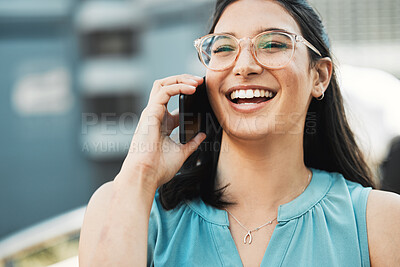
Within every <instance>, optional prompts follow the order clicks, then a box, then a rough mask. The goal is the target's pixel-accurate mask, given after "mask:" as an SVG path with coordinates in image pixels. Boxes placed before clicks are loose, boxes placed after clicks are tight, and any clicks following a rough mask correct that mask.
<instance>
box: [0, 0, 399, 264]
mask: <svg viewBox="0 0 400 267" xmlns="http://www.w3.org/2000/svg"><path fill="white" fill-rule="evenodd" d="M311 3H312V5H313V6H314V7H315V8H316V9H317V10H318V12H319V13H320V14H321V16H322V18H323V21H324V23H325V25H326V27H327V30H328V33H329V35H330V38H331V42H332V48H333V52H334V54H335V56H336V60H337V65H338V68H339V78H340V81H341V85H342V90H343V95H344V98H345V105H346V111H347V115H348V117H349V120H350V122H351V125H352V126H353V128H354V131H355V132H356V135H357V141H358V142H359V144H360V146H361V147H362V148H363V150H364V151H365V153H366V155H367V158H368V161H369V163H370V164H371V166H372V167H373V169H374V171H375V173H376V178H377V179H379V180H380V181H381V183H382V185H383V187H384V189H386V190H391V191H396V190H398V188H399V185H400V181H397V180H396V177H398V178H399V180H400V175H399V170H398V169H397V171H396V170H395V169H396V168H398V166H400V164H399V163H400V156H399V150H400V141H399V139H398V138H396V136H399V135H400V108H399V105H398V101H399V100H398V99H400V81H399V78H400V64H399V63H400V1H399V0H381V1H374V0H313V1H311ZM214 4H215V1H211V0H185V1H178V0H146V1H145V0H108V1H107V0H101V1H100V0H92V1H89V0H86V1H85V0H12V1H10V0H0V118H1V131H0V137H1V138H0V145H1V146H0V147H1V150H0V266H7V267H10V266H30V267H31V266H48V265H51V266H77V265H78V261H77V257H76V255H77V249H78V240H79V230H80V226H81V224H82V220H83V215H84V211H85V207H86V204H87V203H88V201H89V198H90V196H91V195H92V194H93V192H94V191H95V190H96V189H97V188H98V187H99V186H100V185H102V184H103V183H105V182H107V181H110V180H112V179H113V178H114V177H115V175H116V174H117V173H118V171H119V169H120V167H121V163H122V161H123V159H124V156H125V154H126V152H127V149H128V147H129V143H130V139H131V137H132V134H133V132H134V130H135V127H136V124H137V122H138V118H139V116H140V113H141V110H142V109H143V108H144V107H145V105H146V103H147V99H148V95H149V92H150V90H151V87H152V84H153V81H154V80H155V79H159V78H163V77H166V76H170V75H176V74H180V73H192V74H196V75H203V74H204V73H205V70H204V68H203V66H202V65H201V64H200V63H199V62H198V59H197V55H196V51H195V49H194V47H193V40H194V39H196V38H198V37H200V36H202V35H204V34H206V33H208V26H209V17H210V15H211V14H212V10H213V7H214ZM177 106H178V105H177V98H173V99H172V101H171V103H170V105H169V109H171V110H172V109H175V108H176V107H177ZM396 163H397V164H396ZM397 192H398V191H397Z"/></svg>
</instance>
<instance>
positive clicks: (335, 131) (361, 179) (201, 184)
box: [159, 0, 376, 209]
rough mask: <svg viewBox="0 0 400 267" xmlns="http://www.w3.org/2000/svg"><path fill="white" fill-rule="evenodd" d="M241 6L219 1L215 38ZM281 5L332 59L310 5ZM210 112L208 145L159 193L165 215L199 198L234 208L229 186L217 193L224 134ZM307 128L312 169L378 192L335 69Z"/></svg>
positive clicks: (302, 1)
mask: <svg viewBox="0 0 400 267" xmlns="http://www.w3.org/2000/svg"><path fill="white" fill-rule="evenodd" d="M236 1H237V0H233V1H232V0H218V1H217V3H216V6H215V11H214V15H213V17H212V25H211V29H210V33H212V32H214V28H215V26H216V24H217V22H218V21H219V19H220V17H221V15H222V13H223V11H224V10H225V8H226V7H227V6H228V5H230V4H231V3H233V2H236ZM276 1H277V3H279V4H280V5H282V6H283V7H284V8H285V9H286V10H287V11H288V12H289V13H290V14H291V15H292V17H293V18H294V19H295V20H296V22H297V23H298V24H299V26H300V29H301V34H302V35H303V36H304V38H305V39H307V40H308V41H309V42H310V43H311V44H313V45H314V46H315V47H316V48H317V49H318V50H319V51H320V52H321V54H322V57H329V58H332V54H331V51H330V44H329V39H328V36H327V34H326V31H325V29H324V26H323V24H322V21H321V19H320V17H319V16H318V15H317V13H316V12H315V11H314V9H313V8H312V7H311V6H310V5H309V3H308V2H307V1H306V0H276ZM309 57H310V67H313V66H314V64H315V63H316V62H317V61H318V60H319V58H320V57H319V56H318V55H316V54H315V53H309ZM208 112H209V114H210V115H211V117H210V118H211V119H210V120H209V122H208V124H209V125H208V127H207V129H208V130H207V138H206V140H205V141H204V142H203V143H202V144H201V145H200V147H199V148H198V149H197V151H196V152H195V153H193V154H192V155H191V156H190V157H189V158H188V159H187V160H186V162H185V163H184V164H183V166H182V168H181V169H180V171H179V172H178V173H177V174H176V175H175V177H174V178H173V179H172V180H171V181H170V182H168V183H166V184H165V185H163V186H161V187H160V189H159V192H160V200H161V203H162V205H163V207H164V208H165V209H172V208H174V207H176V206H177V205H178V204H179V203H180V202H181V201H183V200H185V199H187V200H190V199H193V198H196V197H201V198H202V199H203V201H204V202H205V203H207V204H209V205H211V206H214V207H216V208H224V207H226V206H227V205H229V204H231V203H229V202H226V201H224V200H223V191H224V189H225V188H226V186H225V187H223V188H220V189H215V174H216V167H217V163H218V157H219V152H220V148H221V137H222V131H221V126H220V125H219V123H218V121H217V119H216V117H215V114H214V113H213V111H212V109H211V107H208ZM304 127H305V128H304V136H303V141H304V146H303V151H304V163H305V165H306V166H307V167H311V168H316V169H321V170H326V171H329V172H338V173H341V174H343V176H344V177H345V178H346V179H347V180H350V181H354V182H357V183H359V184H361V185H363V186H370V187H373V188H376V185H375V184H374V180H373V173H372V171H371V169H370V168H369V166H368V165H367V163H366V160H365V158H364V155H363V153H362V151H361V150H360V148H359V147H358V145H357V143H356V141H355V138H354V134H353V132H352V130H351V129H350V126H349V124H348V122H347V118H346V114H345V111H344V107H343V99H342V95H341V92H340V88H339V85H338V81H337V77H336V73H335V66H333V71H332V78H331V81H330V84H329V86H328V89H327V90H326V92H325V97H324V99H323V100H322V101H318V100H316V99H313V100H312V101H311V103H310V106H309V108H308V112H307V117H306V121H305V126H304ZM227 186H228V185H227Z"/></svg>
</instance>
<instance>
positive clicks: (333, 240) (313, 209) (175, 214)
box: [147, 169, 371, 267]
mask: <svg viewBox="0 0 400 267" xmlns="http://www.w3.org/2000/svg"><path fill="white" fill-rule="evenodd" d="M311 170H312V172H313V176H312V179H311V182H310V184H309V186H308V187H307V188H306V190H305V191H304V192H303V193H302V194H301V195H300V196H298V197H297V198H296V199H294V200H292V201H291V202H289V203H286V204H284V205H281V206H279V209H278V218H277V222H278V224H277V225H276V227H275V229H274V232H273V234H272V237H271V239H270V241H269V244H268V247H267V250H266V252H265V254H264V257H263V260H262V263H261V266H265V267H267V266H324V267H328V266H341V267H342V266H351V267H354V266H370V262H369V252H368V240H367V227H366V205H367V198H368V194H369V192H370V190H371V188H370V187H368V188H364V187H362V186H361V185H360V184H358V183H354V182H350V181H348V180H346V179H345V178H344V177H343V176H342V175H341V174H339V173H330V172H326V171H322V170H318V169H311ZM228 227H229V220H228V215H227V212H226V211H225V210H219V209H216V208H214V207H211V206H209V205H206V204H205V203H204V202H203V201H202V200H201V199H196V200H194V201H186V202H183V203H181V204H180V205H179V206H178V207H176V208H175V209H173V210H170V211H165V210H164V209H163V208H162V206H161V203H160V202H159V199H158V191H157V192H156V196H155V199H154V202H153V206H152V209H151V213H150V220H149V235H148V257H147V265H148V266H243V265H242V262H241V259H240V256H239V252H238V251H237V249H236V245H235V242H234V241H233V238H232V235H231V233H230V231H229V228H228Z"/></svg>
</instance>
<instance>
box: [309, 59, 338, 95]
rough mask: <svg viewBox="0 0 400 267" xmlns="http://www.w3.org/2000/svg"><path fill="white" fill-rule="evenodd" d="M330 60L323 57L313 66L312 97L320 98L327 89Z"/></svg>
mask: <svg viewBox="0 0 400 267" xmlns="http://www.w3.org/2000/svg"><path fill="white" fill-rule="evenodd" d="M332 68H333V65H332V60H331V59H330V58H329V57H324V58H321V59H320V60H318V62H317V63H316V64H315V66H314V68H313V70H312V72H313V77H314V79H313V90H312V92H311V94H312V96H313V97H320V96H321V95H322V93H324V92H325V90H326V89H327V88H328V85H329V82H330V81H331V76H332Z"/></svg>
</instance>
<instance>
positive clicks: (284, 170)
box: [80, 0, 400, 266]
mask: <svg viewBox="0 0 400 267" xmlns="http://www.w3.org/2000/svg"><path fill="white" fill-rule="evenodd" d="M210 32H211V33H213V34H215V35H211V36H210V35H208V36H206V37H203V38H201V39H200V40H199V41H197V47H198V49H199V56H200V58H201V59H202V61H203V63H204V64H205V65H206V67H207V74H206V81H207V82H206V83H207V93H208V97H209V100H210V104H211V107H212V111H213V112H214V114H215V118H216V120H217V121H218V123H219V125H221V126H222V131H220V132H218V130H216V131H211V132H208V136H207V138H208V140H207V141H209V142H211V143H219V142H220V144H221V149H219V150H218V151H215V150H212V151H210V150H206V149H199V150H197V151H196V153H194V154H193V155H192V156H191V157H190V158H189V159H188V160H187V161H186V163H185V165H184V167H183V168H182V169H181V167H182V164H183V163H184V161H185V160H186V159H187V158H188V157H189V155H191V154H192V153H193V152H194V151H195V150H196V148H197V147H198V146H199V145H200V143H201V142H202V141H203V140H204V139H205V135H204V134H203V133H201V134H198V135H197V136H196V137H195V138H194V139H193V140H192V141H190V142H189V143H188V144H186V145H181V144H176V143H174V142H173V141H172V140H171V139H170V138H169V137H168V135H169V134H170V132H171V131H172V129H173V128H175V127H176V126H177V125H178V115H177V114H176V113H173V114H169V113H168V112H167V109H166V105H167V103H168V101H169V99H170V97H171V96H173V95H176V94H178V93H184V94H193V93H194V92H195V90H196V87H197V86H198V85H200V84H201V83H202V82H203V79H202V78H201V77H196V76H193V75H178V76H174V77H168V78H165V79H162V80H158V81H156V82H155V83H154V86H153V89H152V91H151V94H150V99H149V102H148V105H147V107H146V108H145V109H144V111H143V113H142V115H141V118H140V122H139V125H138V127H137V130H136V132H135V134H134V136H133V139H132V143H131V150H130V152H129V153H128V155H127V157H126V159H125V161H124V163H123V166H122V168H121V171H120V173H119V174H118V175H117V177H116V179H115V180H114V181H113V182H110V183H107V184H105V185H103V186H102V187H101V188H100V189H98V190H97V192H96V193H95V194H94V195H93V197H92V199H91V201H90V203H89V206H88V209H87V212H86V215H85V222H84V225H83V228H82V233H81V242H80V263H81V266H144V265H146V262H147V265H156V266H159V265H160V266H241V265H244V266H260V265H261V266H360V265H362V266H368V265H372V266H396V265H398V264H399V263H400V257H399V253H397V248H398V247H400V230H399V227H398V224H399V223H400V198H399V197H398V195H395V194H391V193H385V192H381V191H378V190H371V187H372V186H373V182H372V181H371V172H370V170H369V169H368V167H367V166H366V164H365V161H364V160H363V156H362V154H361V151H360V150H359V149H358V148H357V145H356V143H355V141H354V137H353V135H352V132H351V131H350V129H349V127H348V125H347V122H346V118H345V116H344V112H343V105H342V101H341V96H340V92H339V89H338V85H337V81H336V78H335V75H334V66H333V64H332V61H331V56H330V52H329V45H328V40H327V38H326V35H325V33H324V30H323V27H322V24H321V21H320V19H319V18H318V16H317V15H316V14H315V12H314V11H313V10H312V9H311V8H310V7H309V5H308V4H307V2H306V1H304V0H276V1H273V0H239V1H218V2H217V5H216V11H215V14H214V24H213V26H212V28H211V31H210ZM210 48H211V49H210ZM292 53H293V54H292ZM266 96H267V97H266ZM267 100H268V101H267ZM307 111H308V112H309V113H308V114H311V115H315V116H314V117H311V118H307V116H306V115H307ZM203 144H204V142H203ZM203 144H202V145H203ZM179 170H180V171H179ZM178 171H179V173H178V174H177V172H178ZM342 174H343V176H344V177H345V178H346V179H345V178H344V177H343V176H342ZM175 175H176V177H175V178H174V179H172V178H173V177H174V176H175ZM171 179H172V180H171ZM363 186H365V187H363ZM157 188H159V190H157ZM149 218H150V219H149Z"/></svg>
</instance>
